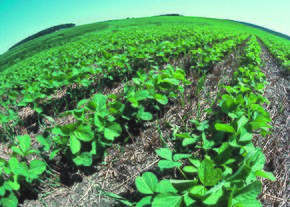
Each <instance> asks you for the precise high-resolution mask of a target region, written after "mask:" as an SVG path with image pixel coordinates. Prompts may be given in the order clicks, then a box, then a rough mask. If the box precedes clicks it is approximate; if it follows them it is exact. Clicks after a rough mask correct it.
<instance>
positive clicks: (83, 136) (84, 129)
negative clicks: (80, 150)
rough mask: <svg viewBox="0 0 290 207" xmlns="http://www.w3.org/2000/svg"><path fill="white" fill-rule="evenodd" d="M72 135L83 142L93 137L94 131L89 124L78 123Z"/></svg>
mask: <svg viewBox="0 0 290 207" xmlns="http://www.w3.org/2000/svg"><path fill="white" fill-rule="evenodd" d="M73 135H74V136H75V137H76V138H77V139H79V140H82V141H84V142H89V141H91V140H92V139H93V138H94V132H93V131H92V129H91V127H90V126H89V125H79V127H78V128H77V129H76V130H75V131H74V132H73Z"/></svg>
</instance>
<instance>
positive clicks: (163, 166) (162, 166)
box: [158, 160, 182, 170]
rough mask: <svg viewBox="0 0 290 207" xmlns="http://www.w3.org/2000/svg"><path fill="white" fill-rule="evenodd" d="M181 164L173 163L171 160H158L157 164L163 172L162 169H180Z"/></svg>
mask: <svg viewBox="0 0 290 207" xmlns="http://www.w3.org/2000/svg"><path fill="white" fill-rule="evenodd" d="M180 166H182V164H181V163H180V162H174V161H171V160H160V161H159V162H158V167H159V168H160V169H161V170H163V169H170V168H174V167H180Z"/></svg>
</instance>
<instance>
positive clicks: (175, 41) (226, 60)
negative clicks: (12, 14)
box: [0, 16, 290, 207]
mask: <svg viewBox="0 0 290 207" xmlns="http://www.w3.org/2000/svg"><path fill="white" fill-rule="evenodd" d="M0 71H1V72H0V73H1V76H0V80H1V81H0V82H1V87H0V96H1V99H0V102H1V106H0V124H1V125H0V150H1V151H2V152H3V155H1V156H0V205H2V206H5V207H6V206H7V207H10V206H17V205H18V203H24V205H25V206H35V205H37V206H59V205H62V206H63V205H64V203H67V202H68V201H69V200H70V199H73V201H71V202H72V203H71V205H76V203H74V202H77V204H78V205H79V206H95V205H97V204H98V203H99V202H105V203H107V205H108V206H137V207H141V206H153V207H162V206H172V207H179V206H180V207H183V206H205V207H206V206H233V207H238V206H240V207H242V206H253V207H254V206H262V205H263V206H275V205H277V202H280V204H281V203H282V202H284V201H285V199H286V202H287V199H288V198H287V195H286V194H287V193H286V192H287V191H286V189H287V188H286V187H283V189H282V188H281V187H279V186H281V185H283V184H285V182H286V180H285V179H286V178H285V176H286V174H287V172H285V169H284V168H283V167H282V166H279V164H278V162H282V161H283V162H286V161H285V160H286V159H287V156H286V155H287V148H288V145H287V144H285V142H284V140H287V133H288V132H287V128H289V126H288V125H289V123H288V122H287V114H288V113H289V108H290V107H289V101H288V102H287V97H288V96H289V95H288V96H287V91H289V90H290V88H289V85H288V84H289V72H290V41H289V40H285V39H282V38H280V37H277V36H274V35H273V34H269V33H266V32H264V31H261V30H258V29H255V28H251V27H248V26H245V25H242V24H239V23H236V22H233V21H228V20H218V19H209V18H198V17H183V16H176V17H173V16H162V17H161V16H159V17H146V18H128V19H124V20H112V21H105V22H99V23H93V24H88V25H81V26H77V27H73V28H69V29H65V30H61V31H58V32H55V33H52V34H49V35H45V36H42V37H40V38H36V39H34V40H31V41H29V42H26V43H24V44H22V45H20V46H17V47H15V48H13V49H11V50H9V51H8V52H6V53H4V54H3V55H1V56H0ZM281 126H283V127H282V130H280V128H279V127H281ZM283 130H286V131H283ZM288 135H289V134H288ZM286 143H287V142H286ZM268 144H271V145H270V146H268ZM266 146H267V147H266ZM278 152H279V154H278ZM136 153H137V154H140V156H141V158H140V157H139V158H140V159H144V161H142V162H139V161H137V160H138V158H137V157H138V156H137V155H136ZM272 153H274V154H275V153H277V158H273V154H272ZM126 156H128V157H126ZM285 156H286V158H285ZM131 159H132V160H131ZM128 160H131V161H130V162H128ZM269 160H271V161H272V162H274V163H275V166H278V167H276V168H275V169H272V168H271V167H269V166H270V164H269ZM277 160H279V161H277ZM281 160H282V161H281ZM120 167H123V168H120ZM119 168H120V169H119ZM112 169H113V171H115V174H116V175H115V177H117V178H114V176H112V175H108V172H109V171H112ZM115 169H119V170H115ZM122 169H127V170H122ZM129 169H130V170H129ZM88 172H90V173H88ZM63 174H64V175H65V176H63ZM75 174H78V175H80V176H82V177H83V179H86V178H87V179H88V180H89V179H91V178H89V177H88V174H90V176H94V175H97V174H98V175H102V174H104V175H106V176H105V177H99V176H98V177H97V178H96V181H94V185H93V184H89V186H90V188H94V189H97V190H94V192H95V191H96V192H95V193H89V192H91V191H89V190H87V191H86V192H83V194H84V195H82V194H81V193H80V194H78V195H77V196H75V197H74V198H71V197H70V198H68V199H67V201H64V200H62V199H59V200H58V201H56V200H57V199H52V198H51V197H50V196H49V195H52V197H53V195H55V194H54V192H53V190H52V189H54V190H55V191H57V189H62V187H61V186H63V185H64V183H65V184H66V185H69V186H75V181H74V180H73V179H68V181H67V178H66V179H65V180H66V181H65V182H64V181H63V178H62V177H73V176H74V175H75ZM110 176H111V177H110ZM283 176H284V177H283ZM286 177H287V176H286ZM104 180H106V183H107V184H106V185H105V184H104V183H105V181H104ZM83 183H85V181H83ZM124 185H126V189H127V190H126V189H123V190H122V188H120V187H121V186H124ZM56 186H58V187H56ZM269 186H270V187H269ZM283 186H285V185H283ZM76 188H77V187H75V188H74V189H76ZM129 189H131V190H129ZM31 194H33V195H35V196H36V197H38V199H36V202H37V204H35V203H34V204H32V203H31V202H30V201H29V200H30V197H29V196H30V195H31ZM88 194H89V197H90V199H86V196H87V195H88ZM270 194H271V195H272V194H273V195H272V197H273V198H275V199H276V200H275V199H271V198H272V197H271V196H270V197H269V195H270ZM267 196H268V197H267ZM280 204H279V205H280Z"/></svg>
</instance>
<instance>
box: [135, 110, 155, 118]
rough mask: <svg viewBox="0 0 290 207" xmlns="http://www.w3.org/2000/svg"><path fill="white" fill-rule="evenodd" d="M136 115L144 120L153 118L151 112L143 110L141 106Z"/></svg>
mask: <svg viewBox="0 0 290 207" xmlns="http://www.w3.org/2000/svg"><path fill="white" fill-rule="evenodd" d="M137 117H138V118H139V119H141V120H144V121H150V120H151V119H153V116H152V114H151V113H150V112H145V111H144V108H143V107H142V108H140V109H139V110H138V113H137Z"/></svg>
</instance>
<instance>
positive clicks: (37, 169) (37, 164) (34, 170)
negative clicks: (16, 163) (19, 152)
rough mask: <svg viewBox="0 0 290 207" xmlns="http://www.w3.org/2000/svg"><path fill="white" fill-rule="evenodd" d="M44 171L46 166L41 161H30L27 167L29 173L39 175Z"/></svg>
mask: <svg viewBox="0 0 290 207" xmlns="http://www.w3.org/2000/svg"><path fill="white" fill-rule="evenodd" d="M45 169H46V165H45V163H44V162H42V161H41V160H32V161H31V162H30V166H29V173H31V174H35V175H41V174H42V173H43V172H44V171H45Z"/></svg>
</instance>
